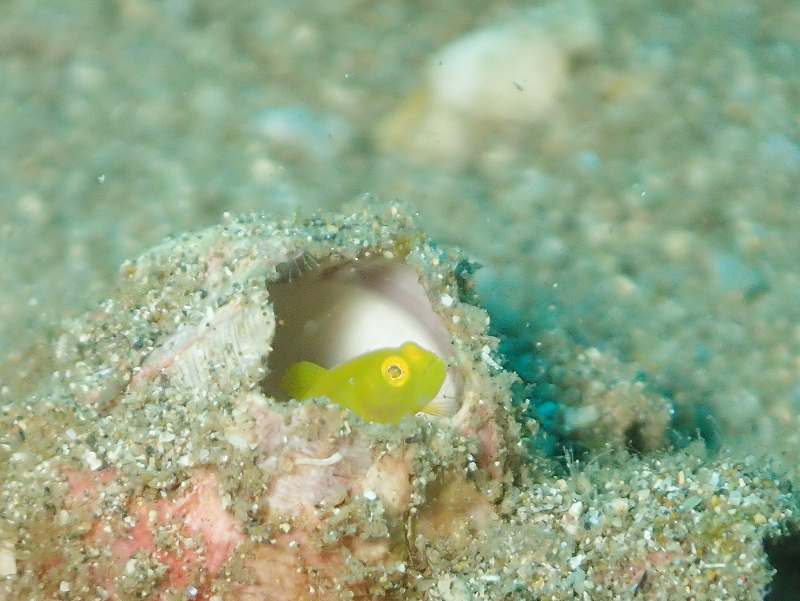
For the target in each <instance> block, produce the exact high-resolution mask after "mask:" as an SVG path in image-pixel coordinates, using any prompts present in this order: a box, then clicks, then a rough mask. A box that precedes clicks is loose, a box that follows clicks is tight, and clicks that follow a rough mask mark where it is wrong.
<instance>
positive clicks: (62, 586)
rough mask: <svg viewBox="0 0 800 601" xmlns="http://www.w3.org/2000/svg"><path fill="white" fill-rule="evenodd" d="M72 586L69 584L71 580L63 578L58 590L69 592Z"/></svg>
mask: <svg viewBox="0 0 800 601" xmlns="http://www.w3.org/2000/svg"><path fill="white" fill-rule="evenodd" d="M71 588H72V587H71V586H70V585H69V582H67V581H66V580H62V581H61V583H60V584H59V585H58V590H60V591H61V592H62V593H68V592H69V591H70V589H71Z"/></svg>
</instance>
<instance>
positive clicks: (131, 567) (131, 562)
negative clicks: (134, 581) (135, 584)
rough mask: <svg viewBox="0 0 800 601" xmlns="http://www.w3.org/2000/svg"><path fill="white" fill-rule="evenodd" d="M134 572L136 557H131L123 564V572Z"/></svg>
mask: <svg viewBox="0 0 800 601" xmlns="http://www.w3.org/2000/svg"><path fill="white" fill-rule="evenodd" d="M134 572H136V559H134V558H131V559H129V560H128V563H126V564H125V573H126V574H133V573H134Z"/></svg>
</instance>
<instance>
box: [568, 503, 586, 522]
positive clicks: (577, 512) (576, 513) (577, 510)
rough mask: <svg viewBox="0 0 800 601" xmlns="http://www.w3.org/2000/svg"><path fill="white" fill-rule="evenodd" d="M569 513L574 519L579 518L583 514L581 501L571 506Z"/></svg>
mask: <svg viewBox="0 0 800 601" xmlns="http://www.w3.org/2000/svg"><path fill="white" fill-rule="evenodd" d="M567 512H568V513H569V514H570V515H571V516H572V517H574V518H578V517H580V516H581V513H583V503H581V502H580V501H575V502H574V503H573V504H572V505H570V507H569V509H568V510H567Z"/></svg>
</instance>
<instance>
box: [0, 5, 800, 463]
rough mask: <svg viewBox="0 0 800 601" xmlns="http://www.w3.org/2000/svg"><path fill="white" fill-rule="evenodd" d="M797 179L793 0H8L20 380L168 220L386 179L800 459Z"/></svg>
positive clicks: (448, 235) (470, 243) (3, 120)
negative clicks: (63, 325)
mask: <svg viewBox="0 0 800 601" xmlns="http://www.w3.org/2000/svg"><path fill="white" fill-rule="evenodd" d="M798 190H800V4H798V3H797V2H792V1H790V0H783V1H778V0H763V1H761V2H758V3H755V2H752V1H751V0H746V1H745V0H728V1H726V2H712V1H703V0H700V1H698V0H692V1H689V0H686V1H682V0H661V1H660V2H657V1H654V0H603V1H602V2H600V1H596V2H591V1H590V0H585V1H583V0H580V1H579V0H564V1H561V2H558V1H556V2H549V3H543V2H533V3H526V2H516V1H512V0H508V1H506V0H503V1H497V2H491V3H487V2H478V1H471V0H465V1H458V2H455V1H453V2H440V3H436V6H435V8H433V7H432V5H431V4H430V3H428V2H414V1H399V0H398V1H387V2H380V3H374V2H365V1H357V0H338V1H337V2H332V3H320V2H304V1H297V0H291V1H283V0H272V1H269V2H250V1H244V0H242V1H234V2H226V3H220V2H214V1H212V0H162V1H155V0H82V1H81V2H70V3H65V2H61V1H60V0H49V1H44V0H37V1H33V0H3V2H2V19H0V267H2V268H1V269H0V394H5V395H10V394H13V393H14V391H16V390H26V389H28V388H30V387H31V386H32V385H33V383H35V381H36V380H37V379H38V378H39V377H41V376H42V374H44V373H46V372H47V366H48V361H49V359H48V357H49V356H50V354H51V352H52V351H51V350H50V349H51V348H52V345H51V343H52V341H53V338H54V337H55V335H56V333H57V332H58V328H59V324H61V323H62V322H63V320H65V319H69V318H70V317H71V316H76V315H78V314H80V313H82V312H83V311H85V310H86V309H87V308H89V307H92V306H94V305H95V304H96V303H97V302H98V301H99V300H101V299H102V298H104V297H105V296H106V295H108V294H109V293H110V291H111V290H112V289H113V286H114V282H115V278H116V271H117V269H118V267H119V265H120V263H121V262H122V261H123V260H125V259H129V258H133V257H135V256H136V255H138V254H139V253H141V252H143V251H145V250H146V249H147V248H148V247H151V246H153V245H154V244H156V243H158V242H159V241H160V240H162V239H163V238H164V237H166V236H170V235H176V234H180V233H181V232H185V231H187V230H195V229H198V228H202V227H205V226H208V225H212V224H215V223H219V222H220V221H221V219H222V215H223V213H224V212H226V211H227V212H230V213H238V212H243V211H266V212H269V213H271V214H274V215H276V216H278V217H280V216H288V215H291V214H293V213H295V212H301V213H309V212H311V211H313V210H316V209H337V208H340V207H343V206H344V205H345V204H346V203H348V202H350V201H353V200H354V199H358V198H359V197H361V195H363V194H365V193H370V194H373V195H375V196H376V197H377V198H379V199H386V200H394V199H401V200H403V201H405V202H408V203H410V204H411V205H413V206H414V207H416V209H417V210H418V211H419V213H420V223H421V224H422V225H423V227H424V228H425V229H426V230H427V231H428V232H429V233H430V234H431V235H432V236H434V237H435V238H436V239H438V240H440V241H442V242H444V243H448V244H455V245H458V246H461V247H463V248H464V249H465V250H466V251H467V252H468V253H469V254H470V255H471V256H473V257H475V259H476V260H477V261H479V262H480V263H481V264H482V265H484V267H483V269H482V270H481V271H480V272H479V273H480V274H481V275H480V282H481V286H483V288H484V290H485V293H484V294H485V295H486V296H487V298H486V302H487V303H488V304H492V303H493V304H495V305H502V306H503V307H505V309H506V310H507V311H508V315H505V318H506V319H507V320H509V319H513V320H515V321H514V324H516V326H511V327H522V325H523V324H524V327H527V328H532V330H533V331H534V332H535V333H534V334H533V335H532V336H533V338H534V339H535V338H536V337H537V336H539V333H541V337H540V338H541V340H550V341H552V340H553V339H554V337H555V338H558V337H559V336H560V337H561V338H562V339H564V340H569V344H570V345H573V346H569V347H568V348H574V347H576V346H579V347H581V348H590V347H594V348H598V349H601V351H602V352H603V353H604V354H605V355H604V356H610V357H612V358H613V359H614V362H615V365H621V366H623V368H619V369H620V373H623V372H624V373H626V374H639V375H640V377H641V379H643V380H647V382H648V386H651V387H652V388H653V389H654V390H657V391H658V394H660V395H662V396H664V397H665V398H668V399H669V401H670V402H671V403H673V404H674V407H675V408H676V409H675V411H676V414H679V416H680V415H686V414H688V415H689V417H688V418H686V420H687V423H688V424H689V425H688V426H687V428H686V429H687V430H691V429H692V428H695V427H697V428H701V427H702V428H707V429H708V432H707V433H706V434H705V439H706V440H709V439H712V438H715V439H718V440H717V442H715V444H718V443H719V444H723V445H727V446H732V447H736V448H737V449H738V450H741V451H742V452H754V451H766V452H768V453H770V454H771V456H772V457H773V458H774V460H775V461H777V462H783V463H784V465H785V466H789V467H791V466H796V465H797V459H798V458H800V457H799V455H798V450H799V449H800V261H798V259H797V258H798V256H800V234H799V233H798V232H800V192H798ZM492 295H494V296H492ZM501 311H502V309H501ZM509 315H511V316H512V317H509ZM503 318H504V316H503V315H500V316H498V319H499V320H500V321H501V322H502V319H503ZM506 325H508V324H506ZM556 347H557V345H555V344H551V345H550V346H548V345H547V344H543V345H542V350H541V353H543V354H545V355H546V354H547V353H548V352H551V353H556V352H557V351H556V350H553V349H555V348H556ZM518 367H519V368H520V369H523V370H524V368H525V366H524V365H522V366H518ZM597 369H601V368H597ZM615 369H617V368H615ZM637 377H639V376H637ZM698 416H700V417H702V416H708V419H706V421H702V420H701V419H700V417H698ZM693 424H694V425H693Z"/></svg>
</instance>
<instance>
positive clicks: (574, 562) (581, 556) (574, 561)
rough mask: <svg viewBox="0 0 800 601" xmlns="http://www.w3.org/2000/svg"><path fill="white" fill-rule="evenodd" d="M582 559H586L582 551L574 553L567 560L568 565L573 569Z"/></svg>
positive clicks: (578, 565)
mask: <svg viewBox="0 0 800 601" xmlns="http://www.w3.org/2000/svg"><path fill="white" fill-rule="evenodd" d="M584 559H586V555H584V554H583V553H579V554H578V555H575V556H574V557H572V558H571V559H570V560H569V567H570V568H572V569H573V570H575V569H577V568H579V567H580V565H581V564H582V563H583V560H584Z"/></svg>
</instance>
